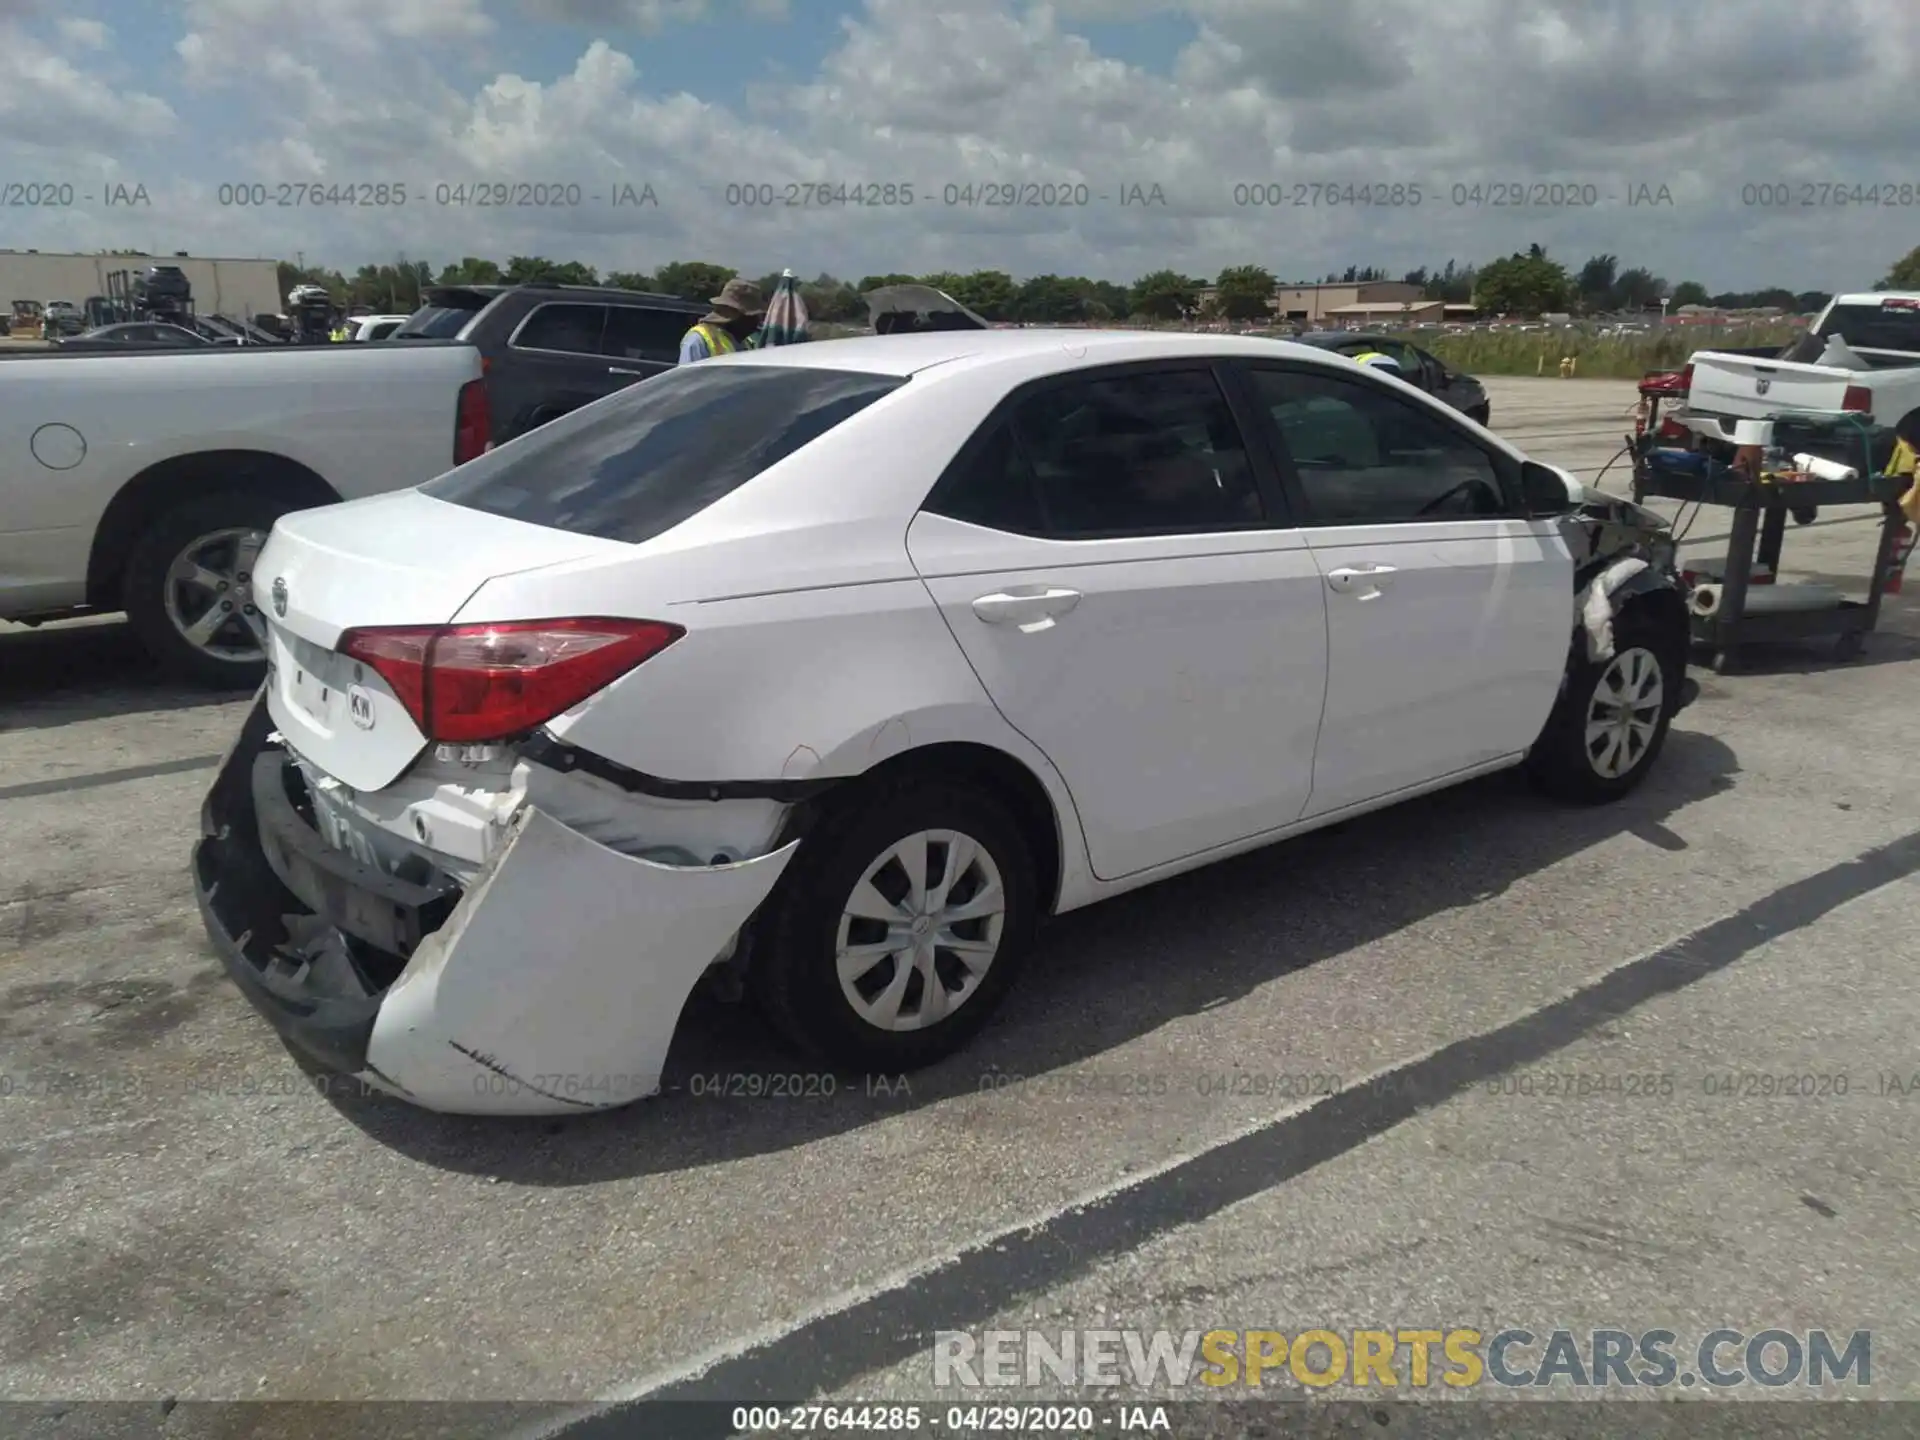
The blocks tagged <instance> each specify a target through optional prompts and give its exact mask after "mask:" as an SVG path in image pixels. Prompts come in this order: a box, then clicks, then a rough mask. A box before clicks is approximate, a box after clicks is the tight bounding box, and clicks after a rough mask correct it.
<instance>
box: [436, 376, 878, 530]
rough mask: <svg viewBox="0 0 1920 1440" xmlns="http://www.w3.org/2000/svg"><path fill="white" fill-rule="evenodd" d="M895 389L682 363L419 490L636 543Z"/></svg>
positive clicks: (853, 380) (874, 381) (869, 380)
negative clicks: (675, 368) (678, 366)
mask: <svg viewBox="0 0 1920 1440" xmlns="http://www.w3.org/2000/svg"><path fill="white" fill-rule="evenodd" d="M905 383H906V379H905V377H903V376H898V375H867V374H860V373H856V372H853V371H847V370H816V369H812V368H799V367H794V368H787V367H779V368H775V367H772V366H759V365H697V364H696V365H683V366H681V367H680V368H679V369H677V370H669V371H667V372H666V373H665V374H663V375H658V376H656V377H654V378H653V379H651V380H643V381H641V382H640V383H639V384H637V385H633V386H629V387H628V388H627V389H625V390H622V391H621V392H619V394H618V395H617V396H614V397H611V398H609V399H607V400H605V401H602V402H600V403H599V404H595V405H591V406H588V407H587V408H586V409H584V410H577V411H575V412H574V413H573V414H571V415H567V416H563V417H562V418H561V419H558V420H555V421H553V422H552V423H550V424H547V425H543V426H541V427H540V428H539V429H538V430H534V431H531V432H529V433H528V434H527V435H525V436H522V437H521V438H520V439H518V440H515V441H513V442H512V443H511V444H510V445H507V446H504V447H502V448H501V449H499V450H496V451H493V452H492V453H490V454H487V455H482V456H481V457H480V458H479V459H477V460H471V461H469V462H468V463H467V464H465V465H462V466H461V467H460V468H459V469H457V470H453V471H449V472H448V473H447V474H445V475H443V476H441V477H440V478H439V479H438V480H434V481H431V482H429V483H428V484H426V485H423V486H422V487H421V489H422V490H424V491H425V492H426V493H427V494H429V495H432V496H435V497H436V498H438V499H441V500H448V501H451V502H453V503H454V504H456V505H466V506H469V507H470V508H472V509H475V510H484V511H486V512H487V513H488V514H490V515H502V516H505V517H506V518H508V519H510V520H524V521H527V522H528V523H530V524H534V525H545V526H548V527H550V528H552V529H555V530H569V531H572V532H573V533H574V534H576V535H594V536H598V537H599V538H601V539H603V540H624V541H627V542H628V543H631V544H638V543H640V542H641V541H643V540H651V539H652V538H653V537H654V536H656V535H661V534H664V533H665V532H667V531H668V530H671V529H672V528H673V527H674V526H676V525H678V524H680V523H681V521H683V520H686V519H689V518H690V517H692V516H694V515H697V514H699V513H700V512H701V511H702V510H704V509H706V508H707V506H709V505H711V504H713V502H714V501H716V500H718V499H719V498H720V497H721V496H723V495H726V494H728V493H730V492H731V491H734V490H737V489H739V488H740V486H742V485H744V484H746V483H747V482H748V481H749V480H751V479H753V477H754V476H756V475H758V474H759V473H760V472H761V471H763V470H765V469H767V468H768V467H770V466H772V465H774V464H776V463H778V462H779V461H781V460H784V459H785V458H786V457H787V456H789V455H791V454H793V453H794V452H795V451H796V450H798V449H800V448H801V447H802V446H804V445H807V444H810V443H811V442H813V441H814V440H817V439H819V438H820V436H822V435H824V434H826V433H827V431H829V430H831V429H833V427H834V426H836V425H838V424H840V423H841V422H842V421H844V420H846V419H848V418H850V417H851V416H854V415H857V414H858V413H859V412H860V411H862V410H864V409H866V408H867V406H869V405H871V404H872V403H873V402H874V401H876V400H878V399H879V398H880V397H881V396H883V395H887V394H890V393H891V392H893V391H895V390H897V389H899V388H900V387H901V386H902V385H904V384H905Z"/></svg>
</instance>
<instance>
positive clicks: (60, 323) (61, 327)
mask: <svg viewBox="0 0 1920 1440" xmlns="http://www.w3.org/2000/svg"><path fill="white" fill-rule="evenodd" d="M41 324H42V326H43V327H44V328H43V330H42V332H41V333H42V335H43V336H44V338H46V339H48V340H58V339H61V338H62V337H63V336H67V335H78V334H80V333H81V332H82V331H84V330H85V329H86V328H87V317H86V312H84V311H83V310H81V308H80V307H79V306H78V305H76V304H74V303H73V302H72V301H71V300H49V301H47V304H46V308H45V309H44V310H43V311H42V312H41Z"/></svg>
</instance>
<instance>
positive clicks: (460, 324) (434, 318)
mask: <svg viewBox="0 0 1920 1440" xmlns="http://www.w3.org/2000/svg"><path fill="white" fill-rule="evenodd" d="M479 313H480V312H479V311H478V310H468V309H466V308H465V307H464V306H459V305H428V306H426V307H425V308H423V309H420V310H416V311H414V312H413V314H411V315H409V316H408V317H407V323H406V324H404V325H402V326H401V327H400V329H399V331H398V332H397V333H398V335H399V337H400V338H402V339H426V340H451V339H453V338H454V337H455V336H456V335H458V334H459V333H460V332H461V331H462V330H464V329H466V328H467V322H468V321H469V320H471V319H473V317H474V316H476V315H478V314H479Z"/></svg>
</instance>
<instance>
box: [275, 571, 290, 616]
mask: <svg viewBox="0 0 1920 1440" xmlns="http://www.w3.org/2000/svg"><path fill="white" fill-rule="evenodd" d="M273 613H274V614H276V615H278V616H279V617H280V618H281V619H282V620H284V619H286V618H287V582H286V577H284V576H281V575H276V576H274V577H273Z"/></svg>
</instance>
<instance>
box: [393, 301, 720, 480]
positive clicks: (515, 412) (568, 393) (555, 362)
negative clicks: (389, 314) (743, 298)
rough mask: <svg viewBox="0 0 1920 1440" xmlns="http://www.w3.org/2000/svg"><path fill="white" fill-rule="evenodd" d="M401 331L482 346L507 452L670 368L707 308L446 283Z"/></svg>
mask: <svg viewBox="0 0 1920 1440" xmlns="http://www.w3.org/2000/svg"><path fill="white" fill-rule="evenodd" d="M426 301H427V303H426V304H425V305H423V306H422V307H421V308H420V309H418V310H416V311H414V313H413V315H412V316H411V317H409V318H408V320H407V323H406V324H404V325H402V326H401V327H400V328H399V329H398V330H396V331H394V333H393V335H392V336H391V337H390V338H392V339H395V340H411V339H415V338H418V337H423V336H424V337H434V336H441V337H446V338H448V339H457V340H461V341H464V342H465V343H466V344H468V345H471V346H473V347H474V348H475V349H476V350H478V351H479V352H480V354H481V356H482V357H483V359H484V361H485V363H486V367H487V387H488V392H489V395H490V397H491V400H492V405H493V426H494V433H493V439H494V442H495V443H496V444H501V445H504V444H505V443H506V442H507V441H509V440H512V439H514V438H515V437H517V436H520V435H524V434H525V433H526V432H527V431H529V430H533V429H536V428H537V427H539V426H541V425H544V424H546V423H547V422H548V421H550V420H556V419H558V418H559V417H560V416H562V415H565V414H567V413H569V412H570V411H574V410H578V409H579V408H580V407H581V406H582V405H587V404H591V403H592V402H593V401H595V400H598V399H600V398H601V397H602V396H605V395H611V394H612V393H613V392H614V391H616V390H622V389H625V388H626V387H627V386H629V385H631V384H633V383H634V382H635V381H637V380H645V379H646V378H647V377H649V376H651V375H658V374H660V373H661V372H662V371H664V370H671V369H672V368H673V367H674V366H675V365H676V364H677V363H678V362H679V359H680V340H681V337H682V336H684V335H685V334H686V333H687V331H688V330H689V329H691V328H692V327H693V326H694V325H695V324H696V323H697V322H698V321H699V320H700V317H701V316H703V315H705V314H706V313H707V311H708V308H709V307H708V306H707V305H706V304H705V303H704V302H696V301H691V300H682V299H680V298H679V297H678V296H675V295H654V294H649V293H647V292H645V291H641V290H617V289H611V288H605V287H600V286H590V285H441V286H435V287H433V288H432V289H430V290H428V292H427V296H426Z"/></svg>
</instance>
